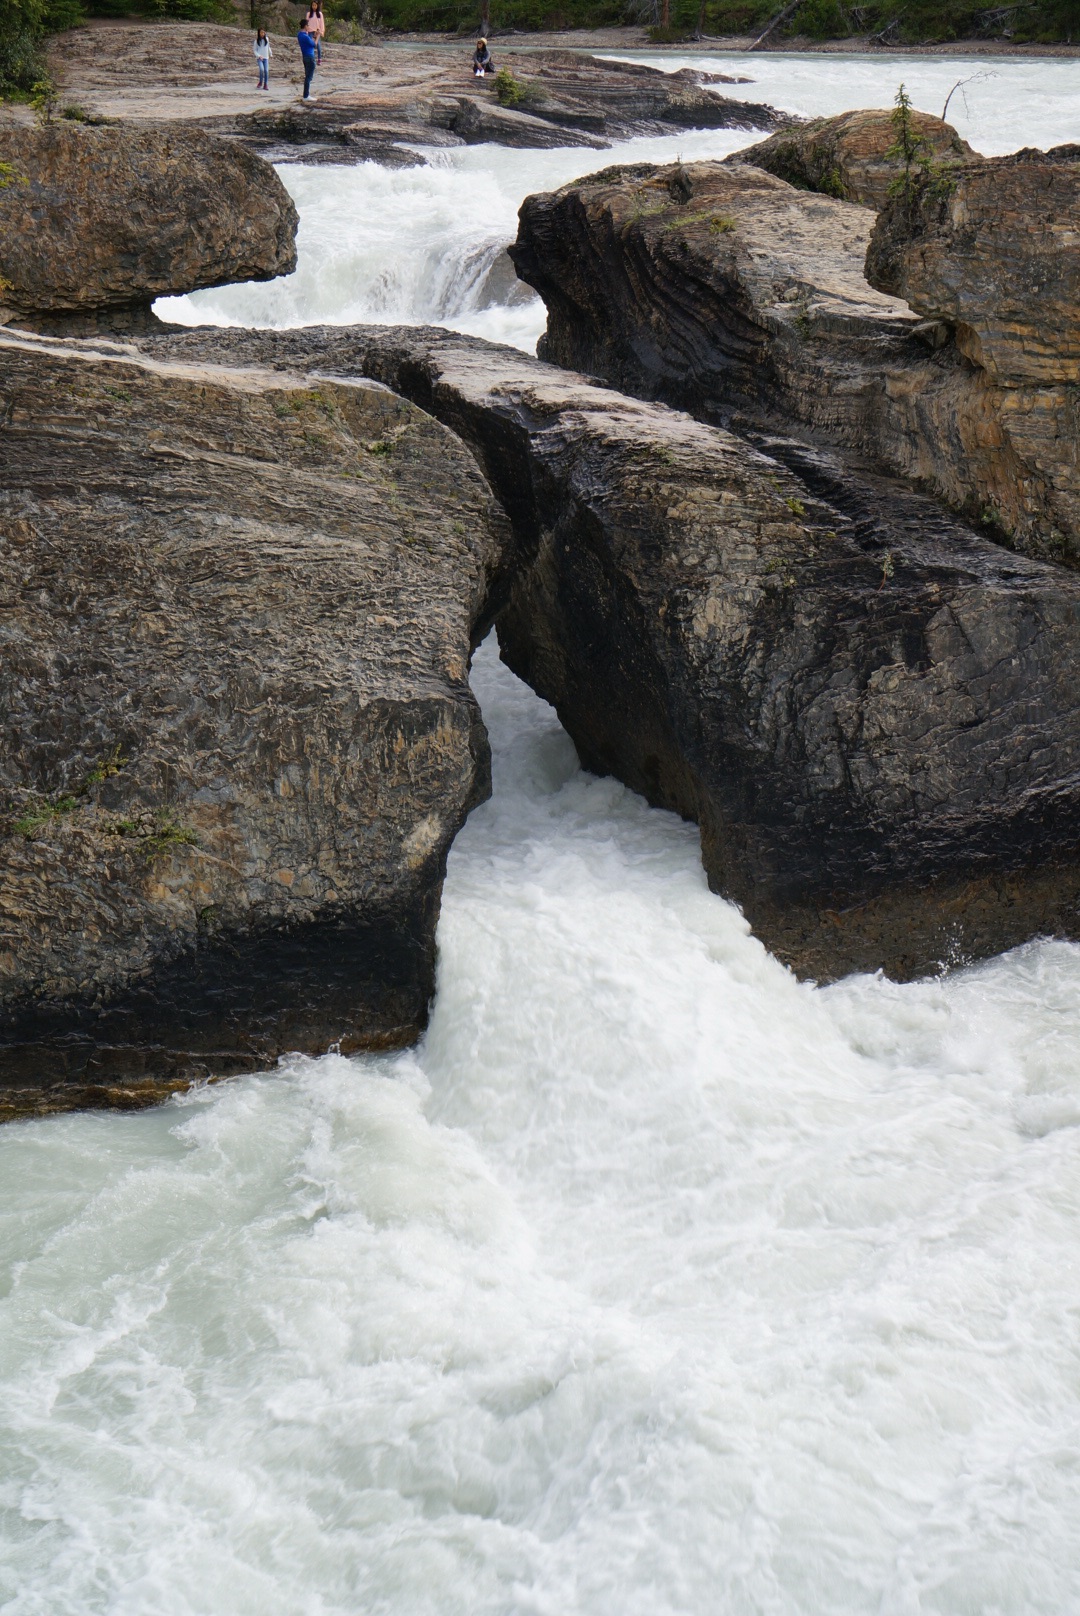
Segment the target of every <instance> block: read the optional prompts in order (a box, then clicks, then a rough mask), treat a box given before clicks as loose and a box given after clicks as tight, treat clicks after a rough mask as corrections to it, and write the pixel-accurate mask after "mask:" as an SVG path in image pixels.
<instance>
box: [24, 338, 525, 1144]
mask: <svg viewBox="0 0 1080 1616" xmlns="http://www.w3.org/2000/svg"><path fill="white" fill-rule="evenodd" d="M0 400H2V403H0V590H2V597H3V607H4V610H3V615H2V618H0V634H2V636H3V660H4V669H5V679H4V689H3V701H2V706H0V736H2V743H3V744H2V747H0V794H2V795H0V801H2V808H3V823H2V832H3V834H2V837H0V862H2V866H3V869H2V878H0V1113H3V1112H4V1111H6V1113H7V1114H8V1115H12V1114H17V1113H20V1112H28V1111H33V1110H35V1109H38V1110H40V1109H56V1108H63V1107H65V1106H70V1105H73V1104H87V1103H111V1104H131V1103H140V1102H142V1101H145V1100H147V1099H153V1098H156V1097H158V1096H160V1095H161V1094H164V1093H167V1092H169V1089H170V1088H171V1087H176V1086H178V1085H182V1084H186V1083H187V1082H190V1081H191V1080H192V1079H193V1078H198V1077H200V1076H209V1075H220V1074H225V1073H229V1072H236V1071H250V1070H256V1069H260V1068H263V1067H265V1066H266V1065H267V1064H272V1063H273V1061H274V1059H275V1058H276V1057H277V1056H278V1055H280V1054H282V1053H283V1052H287V1051H291V1050H311V1051H323V1050H325V1049H326V1048H327V1047H328V1046H330V1045H331V1044H332V1043H338V1044H339V1045H340V1047H341V1048H342V1049H343V1050H349V1049H366V1048H383V1047H391V1046H396V1045H400V1044H403V1043H407V1042H410V1041H411V1040H413V1039H414V1038H415V1037H416V1036H417V1035H418V1032H419V1030H420V1029H421V1028H422V1027H423V1025H424V1022H425V1019H426V1014H427V1005H428V1000H429V998H430V995H431V993H432V990H433V983H434V934H435V922H436V918H437V913H438V904H439V893H440V889H441V883H442V879H443V871H444V867H445V859H446V853H447V849H448V847H449V845H450V842H451V840H452V838H453V836H454V834H455V833H456V831H457V829H458V828H459V826H460V825H461V823H462V821H463V820H464V817H465V815H466V814H467V812H468V810H469V808H470V806H471V805H472V804H474V803H475V802H477V801H478V800H480V799H482V798H483V797H484V796H485V795H486V793H487V791H488V774H489V766H488V748H487V741H486V736H485V732H484V728H483V724H482V722H481V718H480V714H479V711H478V709H477V706H476V703H475V701H474V699H473V697H472V694H471V692H470V690H469V685H468V659H469V654H470V647H471V643H472V639H473V636H474V633H475V632H476V630H477V627H478V625H479V624H480V622H481V619H482V617H483V613H484V611H485V609H486V602H487V598H488V594H489V589H490V583H491V577H492V574H493V572H494V571H495V569H496V568H497V566H498V565H499V563H500V561H501V559H502V555H503V551H504V548H505V541H506V537H507V530H506V526H505V522H504V519H503V518H502V516H501V514H500V513H499V511H498V510H497V508H496V507H495V505H494V503H493V500H492V498H491V495H490V492H489V490H488V488H487V486H486V485H485V483H484V480H483V478H482V476H481V475H480V473H479V471H478V470H477V467H476V464H475V461H474V460H473V458H472V456H471V455H470V454H469V453H468V452H467V450H465V449H464V448H463V447H462V446H461V445H460V444H459V443H457V442H456V440H455V439H454V438H453V436H452V435H451V434H450V433H449V432H447V431H446V429H445V428H444V427H442V426H440V425H439V424H438V423H437V422H436V421H434V420H433V419H432V418H431V417H430V416H429V415H427V414H425V413H423V412H422V411H420V410H417V409H416V408H415V407H414V406H413V405H411V404H409V403H407V402H405V401H404V400H403V399H401V398H398V397H396V396H395V395H393V394H392V393H390V392H389V391H388V390H386V389H385V388H382V387H380V386H378V385H377V384H375V383H371V382H356V381H352V382H346V381H327V380H325V379H320V378H316V377H312V376H311V375H309V374H307V373H306V372H305V371H304V370H303V369H302V368H301V369H299V370H290V371H289V372H287V373H285V372H281V371H278V372H275V373H270V372H268V371H266V370H260V369H257V368H250V367H248V368H235V369H226V368H224V367H222V366H220V365H216V364H208V363H201V362H200V363H196V364H182V363H173V362H167V363H160V362H157V361H155V360H152V359H147V358H145V357H143V356H141V355H139V354H138V353H137V352H135V351H134V350H132V349H125V348H123V347H122V346H119V345H108V344H105V345H102V344H100V343H98V344H92V343H79V342H70V343H64V342H61V341H58V340H56V339H48V338H33V337H27V336H22V335H20V334H17V333H14V332H3V333H0Z"/></svg>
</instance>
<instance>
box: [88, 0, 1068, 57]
mask: <svg viewBox="0 0 1080 1616" xmlns="http://www.w3.org/2000/svg"><path fill="white" fill-rule="evenodd" d="M95 3H101V0H95ZM782 3H783V0H707V3H706V6H705V10H704V16H703V17H702V14H701V7H700V0H671V4H670V19H669V25H668V27H667V28H661V27H660V0H491V3H490V27H491V30H492V32H493V33H494V35H495V38H494V39H493V41H492V49H493V51H497V49H498V33H499V30H501V29H504V28H599V27H610V26H611V25H612V24H619V23H637V24H639V25H641V24H644V25H645V26H646V27H647V28H648V29H649V33H650V37H651V38H652V39H653V40H654V41H655V42H656V43H658V44H662V43H671V44H679V43H690V42H692V41H693V39H694V36H695V34H696V32H697V29H698V25H699V22H700V23H701V26H702V31H703V33H705V34H706V35H711V36H713V37H716V36H731V35H738V36H742V37H745V36H747V35H756V34H759V33H760V32H761V31H762V30H763V29H764V28H765V26H766V24H767V23H768V22H769V21H770V20H771V19H772V18H773V17H775V16H776V14H777V13H778V12H779V11H780V10H781V8H782ZM367 4H368V0H335V3H334V4H333V5H332V6H331V7H330V11H331V14H332V15H335V16H341V17H347V16H351V15H354V14H356V13H358V11H359V10H360V9H361V7H363V8H365V9H366V7H367ZM378 13H379V21H380V22H381V24H382V26H383V27H384V28H390V29H409V30H417V31H420V30H423V31H428V30H443V31H445V32H447V33H458V34H461V35H463V36H464V35H468V34H472V33H474V32H475V31H476V30H477V29H478V27H479V24H480V16H481V6H480V0H379V4H378ZM357 20H361V21H362V20H364V19H362V18H359V17H357ZM883 31H885V32H886V33H887V41H888V43H895V44H915V43H919V42H927V43H933V42H937V41H948V40H951V39H1000V38H1001V37H1003V36H1004V35H1005V34H1006V33H1009V34H1011V36H1012V37H1013V38H1015V39H1017V40H1035V41H1038V42H1040V43H1051V42H1053V41H1056V40H1061V41H1066V40H1068V39H1069V38H1070V37H1071V38H1072V40H1073V41H1074V42H1077V41H1080V0H1023V3H1022V4H1019V5H1017V6H1016V8H1015V9H1014V10H1010V11H1008V12H1006V13H1003V12H1002V7H1001V5H1000V4H995V5H991V4H989V3H988V0H863V3H860V4H849V3H848V0H803V3H802V5H801V6H800V7H799V9H798V11H797V12H796V13H795V14H794V16H793V17H792V18H791V19H790V21H789V22H788V24H787V25H786V26H785V27H784V28H783V30H782V31H781V33H780V34H778V35H777V36H776V37H777V38H778V39H780V38H785V39H788V40H791V39H795V38H803V39H807V38H809V39H846V38H849V37H852V36H855V35H861V36H866V35H870V34H879V33H882V32H883Z"/></svg>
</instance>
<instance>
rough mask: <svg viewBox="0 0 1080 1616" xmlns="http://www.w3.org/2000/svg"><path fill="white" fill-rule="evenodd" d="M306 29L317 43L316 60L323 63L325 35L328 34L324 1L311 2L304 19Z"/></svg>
mask: <svg viewBox="0 0 1080 1616" xmlns="http://www.w3.org/2000/svg"><path fill="white" fill-rule="evenodd" d="M304 27H305V28H306V29H307V31H308V33H309V34H310V35H311V37H312V38H313V39H314V41H315V60H316V61H317V62H321V61H322V42H323V35H324V34H325V33H326V18H325V17H324V16H323V9H322V0H311V4H310V5H309V6H308V14H307V16H306V17H305V18H304Z"/></svg>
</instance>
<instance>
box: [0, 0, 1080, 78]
mask: <svg viewBox="0 0 1080 1616" xmlns="http://www.w3.org/2000/svg"><path fill="white" fill-rule="evenodd" d="M261 3H262V0H0V96H3V95H9V96H11V95H15V96H27V95H31V96H32V95H33V94H34V91H35V89H40V86H42V85H43V84H45V83H47V79H48V74H47V69H46V63H45V49H44V47H45V40H46V38H47V36H48V34H49V33H51V32H56V31H59V30H61V29H64V28H72V27H74V26H75V25H76V24H77V23H78V22H80V21H81V20H82V19H83V18H84V17H86V16H112V17H125V16H131V15H135V14H142V15H146V16H151V17H161V18H167V17H181V18H187V19H189V20H191V21H199V20H204V21H212V22H225V23H237V24H240V25H242V26H247V25H248V24H249V23H250V24H252V25H253V24H254V23H255V22H256V21H257V20H258V19H259V11H260V5H261ZM274 9H275V10H276V11H278V12H280V0H278V3H277V4H276V6H275V7H274ZM325 10H326V13H327V15H328V17H330V18H331V19H333V20H336V21H337V22H338V24H339V27H340V28H342V29H346V30H350V31H351V32H352V35H353V37H358V38H359V37H362V36H363V33H364V32H373V31H382V32H397V31H401V32H423V33H434V32H444V33H448V34H458V35H467V34H472V33H473V32H474V31H476V30H477V28H478V27H480V26H481V25H483V27H484V28H485V30H486V31H488V32H490V33H491V34H492V35H493V36H494V37H498V35H499V33H500V32H501V31H503V30H509V29H523V30H535V29H568V28H600V27H612V26H619V25H626V24H636V25H638V26H644V27H646V28H648V29H649V30H650V35H651V37H652V38H653V39H654V41H655V42H656V43H670V44H677V43H680V42H682V41H691V40H693V39H695V38H698V39H700V38H702V37H713V38H716V37H721V38H722V37H731V36H738V37H741V38H746V37H748V36H750V37H754V36H757V35H759V34H761V33H762V32H764V31H765V30H766V29H767V28H768V27H769V24H770V23H775V24H776V26H775V28H774V30H773V32H772V33H771V36H770V43H771V44H773V45H776V46H783V45H784V44H795V43H796V42H797V41H798V40H800V39H803V40H813V41H825V40H831V39H832V40H837V39H851V38H857V37H858V38H864V39H865V38H870V39H873V40H875V41H876V42H877V43H879V44H881V45H883V46H894V47H895V46H903V45H913V44H937V43H948V42H950V41H954V40H955V41H960V40H983V39H1005V40H1014V41H1015V42H1016V43H1018V44H1020V43H1032V44H1073V43H1080V0H1018V3H1015V4H1004V5H1002V4H994V5H988V4H986V0H858V3H852V0H794V3H791V0H789V3H788V4H787V5H784V6H782V7H780V8H778V5H777V0H326V3H325ZM268 20H269V19H268Z"/></svg>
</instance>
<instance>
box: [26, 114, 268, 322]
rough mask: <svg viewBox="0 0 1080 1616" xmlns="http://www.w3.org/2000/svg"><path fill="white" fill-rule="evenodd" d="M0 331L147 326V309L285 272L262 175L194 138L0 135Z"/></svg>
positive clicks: (59, 130) (68, 126)
mask: <svg viewBox="0 0 1080 1616" xmlns="http://www.w3.org/2000/svg"><path fill="white" fill-rule="evenodd" d="M0 162H4V163H7V164H8V165H10V174H9V175H8V183H6V184H5V185H4V187H3V188H2V189H0V322H3V321H5V320H6V321H11V320H12V319H16V318H17V319H18V321H19V323H20V324H21V325H26V324H28V323H30V324H33V325H36V326H40V327H51V328H52V329H58V328H61V327H64V328H69V329H73V330H74V329H79V328H80V327H81V328H88V327H92V326H93V325H94V324H95V323H97V321H98V320H100V319H102V317H104V323H105V324H107V325H109V326H110V327H111V328H114V329H115V328H117V327H118V325H119V324H121V323H123V322H124V321H126V322H127V323H128V324H129V325H132V326H133V327H138V326H140V325H145V324H146V323H147V322H148V320H149V319H150V318H151V316H150V304H151V303H152V301H153V299H154V298H156V297H160V296H162V295H164V294H166V293H170V292H190V291H194V290H195V289H196V288H197V287H202V286H222V285H225V284H226V283H228V282H232V281H245V280H270V279H272V278H273V277H274V276H275V275H287V274H290V273H291V272H292V270H294V269H295V268H296V246H295V236H296V223H297V220H296V209H295V208H294V206H293V204H292V199H291V198H290V196H289V194H288V192H287V191H286V190H285V187H284V186H283V185H282V183H281V181H280V180H279V179H278V177H277V175H276V174H275V173H274V171H273V169H272V168H271V167H270V166H269V165H268V164H267V163H264V162H263V161H262V160H261V158H258V157H256V156H254V155H253V154H252V153H250V152H247V151H244V150H243V149H242V148H241V147H239V146H237V145H236V144H235V143H234V142H227V141H223V140H218V139H216V138H215V137H214V136H212V135H206V134H203V133H201V132H200V131H199V130H197V129H192V130H179V131H178V130H166V129H130V128H127V129H121V128H111V127H98V126H94V125H87V124H80V123H73V122H68V121H64V122H53V123H51V124H46V125H45V126H43V127H35V128H25V127H20V128H18V129H4V130H0Z"/></svg>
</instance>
